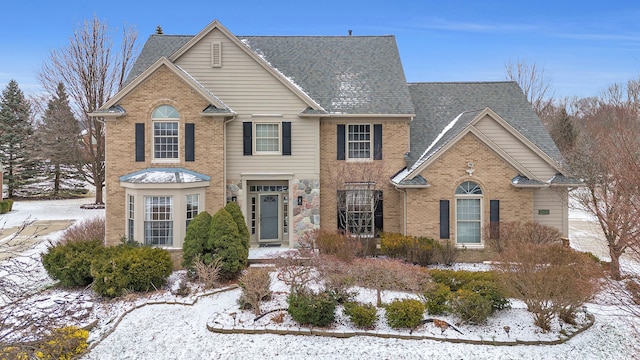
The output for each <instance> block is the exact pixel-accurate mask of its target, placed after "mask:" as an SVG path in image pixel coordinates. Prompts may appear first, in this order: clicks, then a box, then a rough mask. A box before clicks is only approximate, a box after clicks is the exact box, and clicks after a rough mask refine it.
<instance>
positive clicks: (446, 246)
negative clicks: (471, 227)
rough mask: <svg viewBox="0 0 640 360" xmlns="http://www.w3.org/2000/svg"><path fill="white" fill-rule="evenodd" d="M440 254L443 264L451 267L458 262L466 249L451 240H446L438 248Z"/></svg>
mask: <svg viewBox="0 0 640 360" xmlns="http://www.w3.org/2000/svg"><path fill="white" fill-rule="evenodd" d="M437 249H438V252H439V253H440V258H441V259H442V263H443V264H445V265H446V266H451V265H453V263H455V262H456V260H458V255H460V252H462V251H464V250H465V248H459V247H457V246H456V244H455V243H454V242H453V241H451V240H445V241H443V242H441V243H440V244H439V246H437Z"/></svg>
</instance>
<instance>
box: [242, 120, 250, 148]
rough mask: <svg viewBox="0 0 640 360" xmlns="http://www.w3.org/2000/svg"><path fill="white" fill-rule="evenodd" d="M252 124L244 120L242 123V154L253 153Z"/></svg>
mask: <svg viewBox="0 0 640 360" xmlns="http://www.w3.org/2000/svg"><path fill="white" fill-rule="evenodd" d="M252 142H253V124H252V123H251V121H245V122H243V123H242V148H243V152H244V155H251V154H252V153H253V151H252V147H253V144H252Z"/></svg>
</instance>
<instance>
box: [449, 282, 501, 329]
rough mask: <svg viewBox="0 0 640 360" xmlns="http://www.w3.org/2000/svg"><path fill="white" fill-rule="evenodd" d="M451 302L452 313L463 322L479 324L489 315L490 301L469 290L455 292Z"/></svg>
mask: <svg viewBox="0 0 640 360" xmlns="http://www.w3.org/2000/svg"><path fill="white" fill-rule="evenodd" d="M451 302H452V304H451V308H452V311H453V313H454V314H456V315H458V316H459V317H460V319H461V320H462V321H463V322H467V323H471V324H480V323H482V322H484V321H486V320H487V318H488V317H489V315H491V301H490V300H489V299H487V298H485V297H483V296H482V295H480V294H478V293H476V292H474V291H472V290H469V289H461V290H458V291H456V294H455V297H454V298H453V300H452V301H451Z"/></svg>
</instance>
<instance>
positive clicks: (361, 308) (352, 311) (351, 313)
mask: <svg viewBox="0 0 640 360" xmlns="http://www.w3.org/2000/svg"><path fill="white" fill-rule="evenodd" d="M343 312H344V314H345V315H347V316H348V317H349V320H351V322H352V323H353V324H354V325H355V326H356V327H358V328H360V329H373V327H374V326H375V324H376V321H378V311H377V308H376V307H375V306H373V305H371V304H359V303H356V302H346V303H345V304H344V311H343Z"/></svg>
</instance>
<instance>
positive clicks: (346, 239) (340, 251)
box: [315, 231, 363, 262]
mask: <svg viewBox="0 0 640 360" xmlns="http://www.w3.org/2000/svg"><path fill="white" fill-rule="evenodd" d="M315 244H316V246H317V247H318V251H319V252H320V254H323V255H333V256H335V257H337V258H338V259H340V260H342V261H347V262H350V261H352V260H353V259H354V258H355V257H357V256H358V255H360V254H362V250H363V246H362V242H361V241H360V239H359V238H357V237H354V236H351V235H349V234H346V233H343V232H329V231H320V232H319V233H318V235H317V237H316V241H315Z"/></svg>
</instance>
